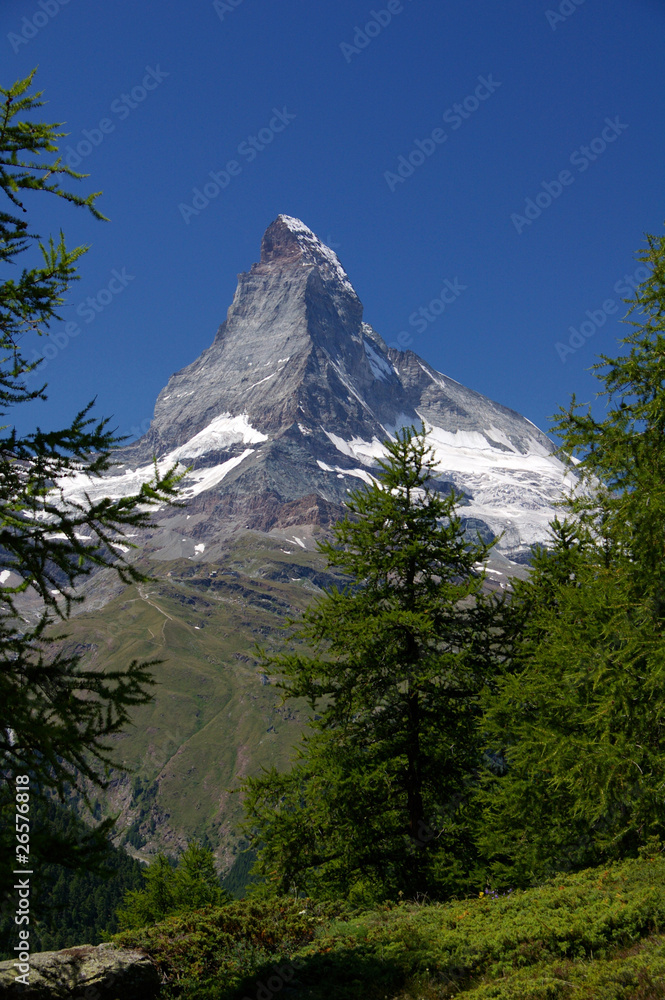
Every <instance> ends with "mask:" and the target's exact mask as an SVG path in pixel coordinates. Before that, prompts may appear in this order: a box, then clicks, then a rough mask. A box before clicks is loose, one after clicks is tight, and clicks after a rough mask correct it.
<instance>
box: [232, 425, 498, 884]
mask: <svg viewBox="0 0 665 1000" xmlns="http://www.w3.org/2000/svg"><path fill="white" fill-rule="evenodd" d="M385 447H386V450H387V457H386V459H385V461H382V462H380V463H379V464H380V467H381V471H380V472H379V474H378V480H376V481H374V482H373V483H372V485H371V486H368V487H365V488H362V489H360V490H356V491H354V492H352V493H351V494H350V499H349V501H348V504H347V506H348V510H349V515H348V516H347V517H346V518H345V519H344V520H343V521H341V522H340V523H339V524H337V525H336V527H335V529H334V536H335V540H334V542H326V543H322V544H321V545H320V550H321V551H322V552H323V553H324V554H325V555H326V556H327V557H328V562H329V565H330V566H333V567H336V568H337V569H338V570H341V571H342V573H343V574H344V575H346V576H347V578H348V579H349V584H348V586H346V587H344V588H343V589H338V588H333V589H331V590H330V591H327V592H326V593H325V595H324V596H323V597H322V598H321V599H320V600H319V601H318V602H317V603H315V604H314V606H313V607H312V608H310V609H309V610H308V611H306V612H305V613H304V615H303V617H302V619H301V620H299V621H298V622H297V623H293V624H294V634H293V639H292V641H295V643H297V644H299V645H303V644H304V645H306V646H307V647H309V648H310V649H312V650H313V654H312V655H309V654H308V653H305V652H300V651H295V652H289V653H286V654H284V655H281V656H277V657H274V658H271V659H269V660H267V661H266V668H267V669H270V670H272V671H275V672H278V673H279V674H281V676H282V681H281V687H282V689H283V691H284V696H285V697H291V698H306V699H307V701H308V702H309V705H310V707H311V709H312V712H316V713H319V714H320V715H319V717H318V718H317V717H316V716H315V718H314V721H312V723H311V725H310V730H309V732H308V733H307V734H306V735H305V736H304V738H303V741H302V743H301V745H300V747H299V750H298V754H297V757H296V759H295V761H294V766H293V768H292V770H291V771H289V772H288V773H285V774H280V773H278V772H277V771H276V770H275V769H273V770H272V771H270V772H266V773H265V774H264V776H262V777H259V778H253V779H249V780H248V781H247V782H246V784H245V791H246V792H247V798H246V811H247V815H248V819H249V823H248V833H249V834H250V836H251V842H252V845H254V846H256V847H258V848H259V854H258V861H257V865H256V868H255V871H256V872H257V873H258V874H260V875H262V876H264V878H267V879H268V881H269V883H270V884H271V885H272V887H273V889H274V890H275V891H277V892H280V891H281V892H285V891H300V892H306V893H309V894H313V895H333V896H335V895H350V897H351V898H354V899H357V900H365V901H368V902H369V901H371V900H373V899H382V898H386V897H392V898H396V897H397V895H398V894H400V893H404V894H406V895H408V896H416V895H418V894H424V893H427V894H429V895H430V896H440V895H442V894H445V893H448V892H450V891H452V890H453V889H456V888H458V887H459V886H460V885H465V884H467V880H468V878H469V876H468V871H469V869H470V867H471V866H472V864H473V856H472V850H471V847H470V844H469V841H468V836H467V832H466V830H465V828H464V824H463V821H462V819H461V808H460V807H461V805H462V804H463V802H464V801H465V798H466V797H467V795H468V793H469V790H470V787H471V786H472V784H473V782H474V780H475V776H476V774H477V770H478V768H479V765H480V753H479V745H478V738H477V734H476V729H475V727H476V721H477V717H478V712H479V696H480V692H481V689H482V688H483V686H484V685H485V684H487V683H489V682H491V680H492V678H493V674H494V672H495V671H496V670H497V669H498V665H497V658H498V653H497V649H496V648H495V647H496V642H497V639H496V637H493V636H492V634H491V631H490V621H491V612H492V605H493V603H494V602H491V601H489V599H487V598H485V597H483V595H482V594H481V586H482V581H483V571H482V564H483V563H484V561H485V559H486V557H487V554H488V551H489V549H490V548H491V546H489V545H486V544H484V543H483V542H482V541H481V540H480V539H478V541H477V542H475V543H472V544H469V543H468V541H467V539H466V538H465V536H464V531H463V528H462V524H461V521H460V518H459V516H458V514H457V504H458V502H459V500H460V497H459V496H458V495H457V494H455V493H454V492H452V493H450V494H448V495H442V494H441V493H440V492H439V491H437V490H436V489H435V488H434V485H433V483H432V480H433V470H434V460H433V456H432V451H431V449H430V448H429V447H428V445H427V443H426V439H425V433H424V430H423V431H422V432H421V433H416V432H414V431H413V430H412V429H409V430H404V431H402V432H400V433H399V434H398V435H397V438H396V440H395V441H389V442H386V444H385Z"/></svg>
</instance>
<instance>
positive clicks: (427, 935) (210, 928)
mask: <svg viewBox="0 0 665 1000" xmlns="http://www.w3.org/2000/svg"><path fill="white" fill-rule="evenodd" d="M664 929H665V858H662V857H656V858H650V859H640V860H635V861H627V862H623V863H621V864H616V865H614V866H610V867H609V868H607V869H590V870H588V871H586V872H580V873H578V874H575V875H568V876H565V877H561V878H559V879H557V880H554V881H552V882H549V883H547V884H546V885H544V886H541V887H539V888H535V889H529V890H526V891H525V892H515V893H513V894H511V895H509V896H507V897H502V898H498V899H492V898H489V897H479V898H474V899H467V900H463V901H458V902H452V903H447V904H443V905H418V906H415V905H410V904H400V905H398V906H387V907H384V908H382V909H380V910H376V911H372V912H368V913H364V914H359V915H355V916H354V915H352V914H344V913H343V908H342V907H338V908H337V909H335V907H334V906H328V907H327V908H326V907H321V906H316V905H314V904H313V903H312V902H311V901H305V900H294V899H285V900H281V901H277V902H274V903H259V902H258V901H257V902H244V903H233V904H231V905H230V906H227V907H225V908H222V909H218V910H214V909H208V910H206V911H199V912H198V913H194V914H189V915H185V916H182V917H178V918H171V919H170V920H168V921H165V922H164V923H162V924H159V925H158V926H156V927H153V928H148V929H145V930H143V931H134V932H129V933H125V934H123V935H119V936H118V938H117V940H118V941H119V942H120V943H123V944H132V945H138V946H141V947H145V948H146V949H147V950H148V952H149V953H150V954H151V955H152V957H153V959H154V960H155V961H156V962H157V963H158V964H159V966H160V968H161V970H162V973H163V975H164V978H165V982H166V985H165V987H164V990H163V995H164V996H165V997H169V998H170V997H182V998H183V1000H213V998H215V1000H236V998H241V997H251V998H254V997H263V998H264V1000H266V997H268V996H273V995H278V994H279V993H280V991H281V990H283V991H284V993H283V995H284V996H287V995H288V996H297V997H302V998H303V1000H305V998H307V1000H356V998H357V1000H379V998H380V1000H384V998H389V1000H407V998H410V1000H420V998H422V1000H440V998H444V997H453V996H454V997H459V996H461V997H468V998H469V1000H489V998H493V1000H545V998H547V1000H550V998H551V1000H555V998H562V1000H564V998H565V1000H663V998H665V936H664V935H663V933H662V932H663V930H664ZM280 970H281V971H280ZM287 983H288V986H287Z"/></svg>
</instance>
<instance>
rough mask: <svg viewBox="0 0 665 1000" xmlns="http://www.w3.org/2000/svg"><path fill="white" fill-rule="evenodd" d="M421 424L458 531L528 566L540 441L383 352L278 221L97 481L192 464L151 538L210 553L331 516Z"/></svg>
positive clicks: (310, 237)
mask: <svg viewBox="0 0 665 1000" xmlns="http://www.w3.org/2000/svg"><path fill="white" fill-rule="evenodd" d="M421 421H423V422H424V423H425V425H426V426H427V428H428V429H429V431H430V434H431V442H432V443H433V445H434V447H435V451H436V457H437V462H438V467H439V476H440V482H441V488H442V489H449V488H450V486H451V485H454V486H455V487H456V488H457V489H458V490H460V491H462V492H463V493H464V494H465V497H466V501H465V504H466V510H465V511H464V514H465V519H466V522H467V524H468V527H469V530H470V531H472V532H473V533H474V535H475V531H476V530H480V532H481V534H483V536H484V537H486V538H489V537H493V536H495V535H502V538H501V541H500V542H499V544H498V546H497V549H498V551H499V552H500V553H502V554H503V556H505V557H507V558H508V559H510V560H511V561H514V562H518V563H519V562H524V561H525V560H527V559H528V554H529V548H530V546H531V545H532V544H534V543H536V542H543V541H545V539H546V537H547V525H548V522H549V521H550V519H551V517H552V516H553V513H554V508H553V503H554V502H555V500H556V499H557V498H558V497H559V495H560V493H561V490H562V487H563V486H564V468H563V466H562V464H561V462H559V460H558V459H556V458H555V457H554V455H553V450H554V447H553V445H552V443H551V441H550V440H549V439H548V438H547V437H546V436H545V435H544V434H543V433H542V432H541V431H539V430H538V428H537V427H535V426H534V424H532V423H531V422H530V421H529V420H527V419H526V418H525V417H522V416H520V414H518V413H516V412H515V411H514V410H510V409H508V408H507V407H505V406H501V405H500V404H499V403H495V402H493V401H492V400H490V399H488V398H487V397H485V396H483V395H481V394H480V393H478V392H474V391H473V390H472V389H467V388H466V387H465V386H463V385H460V383H459V382H456V381H455V380H454V379H452V378H450V377H449V376H447V375H443V374H441V373H440V372H437V371H435V370H434V369H433V368H432V367H431V366H430V365H428V364H427V362H426V361H424V360H423V359H422V358H419V357H418V355H417V354H414V353H413V352H412V351H405V352H402V351H398V350H394V349H389V348H388V347H387V346H386V344H385V343H384V341H383V340H382V339H381V337H380V336H379V334H378V333H377V332H376V331H375V330H373V329H372V327H371V326H370V325H369V324H368V323H365V322H364V321H363V307H362V304H361V302H360V300H359V298H358V296H357V295H356V292H355V291H354V289H353V286H352V285H351V283H350V281H349V279H348V277H347V274H346V272H345V271H344V269H343V268H342V266H341V264H340V262H339V260H338V258H337V256H336V254H335V253H334V252H333V251H332V250H331V249H330V248H329V247H327V246H325V245H324V244H323V243H322V242H321V241H320V240H319V239H318V238H317V237H316V236H315V235H314V233H313V232H312V231H311V230H310V229H308V228H307V226H305V225H304V224H303V223H302V222H300V221H299V220H298V219H294V218H292V217H290V216H287V215H280V216H278V218H277V219H276V220H275V221H274V222H273V223H272V224H271V225H270V226H269V227H268V229H267V230H266V232H265V234H264V237H263V241H262V244H261V259H260V262H259V263H258V264H254V265H252V267H251V269H250V270H249V271H248V272H247V273H246V274H241V275H240V276H239V280H238V287H237V289H236V293H235V296H234V298H233V302H232V303H231V306H230V307H229V310H228V313H227V317H226V320H225V321H224V323H222V325H221V326H220V328H219V329H218V331H217V334H216V336H215V339H214V341H213V343H212V344H211V346H210V347H209V348H208V349H207V350H205V351H204V352H203V353H202V354H201V356H200V357H199V358H197V359H196V360H195V361H193V362H192V363H191V364H190V365H188V366H187V367H186V368H183V369H182V370H181V371H179V372H177V373H176V374H174V375H172V376H171V378H170V379H169V382H168V384H167V385H166V387H165V388H164V389H163V390H162V392H160V394H159V396H158V398H157V403H156V405H155V412H154V418H153V420H152V423H151V426H150V429H149V430H148V432H147V434H146V435H145V436H144V437H143V438H141V439H140V440H139V441H138V442H136V443H135V444H134V445H133V446H131V447H129V448H126V449H124V450H123V451H122V452H121V453H119V460H120V461H122V463H123V467H122V468H121V469H120V470H119V471H120V473H121V474H120V475H119V476H117V477H115V479H114V480H112V481H108V480H107V481H105V483H104V485H103V486H100V487H99V488H98V489H99V491H100V492H103V491H108V490H109V489H111V490H113V491H114V492H115V491H116V490H117V491H119V492H122V491H127V490H128V489H134V488H136V487H137V485H138V483H139V482H140V480H141V479H142V478H145V477H146V475H148V474H149V465H150V463H151V461H152V458H153V456H155V455H156V456H158V457H159V460H160V464H162V465H164V466H166V465H168V464H170V463H173V462H175V461H179V462H181V463H182V464H183V465H186V466H191V467H192V471H191V472H190V474H189V475H188V477H187V479H186V480H185V482H184V495H185V497H186V498H187V500H188V506H187V513H188V522H189V523H188V524H187V525H185V523H184V522H183V519H182V518H180V519H178V518H175V519H174V518H173V517H172V516H167V518H166V524H165V527H164V530H162V531H161V532H157V533H156V534H155V535H153V536H152V539H151V548H152V551H153V554H154V555H155V557H156V558H173V557H176V556H185V557H194V558H200V559H202V560H204V561H208V560H213V561H214V559H216V558H218V557H219V555H220V553H221V552H222V551H223V546H224V544H225V540H226V539H227V538H228V536H229V535H230V534H232V533H233V532H235V531H237V530H238V529H243V530H244V529H253V530H258V531H261V532H273V533H274V532H276V533H278V534H280V533H281V534H284V531H285V529H291V528H293V527H295V526H311V525H328V524H330V523H331V522H332V521H334V520H336V519H337V518H338V517H339V516H340V515H341V514H342V512H343V506H342V505H343V503H344V499H345V496H346V493H347V490H348V489H349V488H350V487H352V486H357V485H358V480H361V481H365V482H367V481H370V477H371V474H372V467H373V466H375V461H376V458H377V457H379V456H380V455H381V454H382V446H381V442H382V441H383V440H385V439H386V437H388V436H389V435H392V434H394V433H395V431H396V429H398V428H400V427H403V426H405V425H410V424H417V425H419V424H420V423H421ZM71 488H72V489H76V488H77V484H73V486H72V487H71ZM78 488H80V484H78ZM183 536H184V537H183ZM301 544H305V545H307V544H308V543H307V542H306V541H305V539H304V538H302V539H301ZM220 546H221V547H220Z"/></svg>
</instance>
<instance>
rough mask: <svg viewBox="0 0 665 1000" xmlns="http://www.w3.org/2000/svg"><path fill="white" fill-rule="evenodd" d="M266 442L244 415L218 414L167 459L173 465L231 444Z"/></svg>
mask: <svg viewBox="0 0 665 1000" xmlns="http://www.w3.org/2000/svg"><path fill="white" fill-rule="evenodd" d="M271 377H272V376H268V378H271ZM267 440H268V435H267V434H262V433H261V431H257V430H256V428H254V427H252V425H251V424H250V422H249V420H248V418H247V415H246V414H244V413H241V414H239V415H238V416H236V417H232V416H231V414H230V413H220V415H219V416H218V417H215V419H214V420H213V421H212V422H211V423H209V424H208V426H207V427H204V428H203V430H202V431H199V433H198V434H195V435H194V437H193V438H190V440H189V441H187V442H186V443H185V444H183V445H181V446H180V447H179V448H176V449H175V450H174V451H172V452H170V453H169V456H168V458H170V460H171V464H173V462H177V461H180V460H181V459H185V458H199V457H200V456H201V455H205V454H206V452H209V451H221V450H223V449H224V448H228V447H229V446H230V445H232V444H260V443H261V442H262V441H267Z"/></svg>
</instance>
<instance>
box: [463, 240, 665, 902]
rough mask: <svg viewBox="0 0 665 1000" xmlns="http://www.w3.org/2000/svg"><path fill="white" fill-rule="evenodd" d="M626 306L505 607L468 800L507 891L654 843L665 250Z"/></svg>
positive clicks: (660, 753) (655, 249)
mask: <svg viewBox="0 0 665 1000" xmlns="http://www.w3.org/2000/svg"><path fill="white" fill-rule="evenodd" d="M647 241H648V249H647V251H645V252H644V253H643V254H641V255H640V257H639V259H640V260H643V261H645V262H646V263H649V264H650V275H649V277H648V278H647V280H646V281H645V282H644V284H643V285H642V286H641V287H640V288H639V289H638V292H637V294H636V296H635V299H634V300H632V308H631V312H635V311H637V310H639V311H641V313H642V321H643V322H642V324H641V325H640V323H638V322H636V321H632V322H633V325H634V326H635V327H637V329H636V331H635V332H633V333H632V334H631V335H630V336H629V337H627V338H626V339H625V340H624V341H623V343H625V344H627V345H629V346H630V352H629V354H628V355H625V356H622V357H618V358H616V359H611V358H608V357H604V358H603V363H602V364H600V365H597V366H595V367H596V368H597V369H598V370H604V374H603V375H601V376H599V377H600V378H601V381H602V382H603V383H604V385H605V390H604V392H603V393H602V394H601V395H603V396H605V397H606V399H607V408H606V416H605V417H604V419H602V420H598V419H596V418H595V417H593V416H592V414H591V412H590V411H589V412H587V413H585V414H580V413H579V412H578V407H577V406H576V404H575V402H574V400H573V403H572V405H571V407H570V409H569V410H568V411H561V414H560V417H559V421H558V423H557V425H556V430H557V431H558V432H559V434H560V435H561V436H562V439H563V441H564V449H566V450H569V451H570V452H574V451H577V453H578V455H579V457H580V458H581V462H580V464H579V465H577V466H576V467H575V471H576V473H577V475H578V477H579V485H578V487H577V488H576V489H575V490H574V491H573V494H572V496H571V498H570V499H569V501H568V502H567V504H566V506H567V507H568V508H569V510H570V512H571V513H572V515H573V521H564V522H563V523H560V522H558V521H556V522H554V524H553V536H552V546H551V548H549V549H548V550H545V551H542V552H540V553H538V554H537V555H536V557H535V560H534V569H533V573H532V575H531V579H530V580H529V582H528V583H525V584H517V585H516V587H515V594H514V599H513V601H512V602H511V606H510V614H509V615H508V616H507V617H508V618H510V619H512V624H511V625H510V629H511V633H512V639H513V647H512V661H511V670H510V671H506V672H505V674H504V676H503V677H502V678H501V679H500V680H499V682H498V694H497V695H495V696H493V697H491V698H487V699H486V711H485V717H484V720H483V729H484V731H485V734H486V738H487V745H488V748H489V749H490V750H492V751H493V752H494V754H498V755H499V756H500V757H501V758H502V760H503V762H504V765H505V766H504V772H505V773H502V774H493V775H492V774H489V773H488V774H487V775H486V776H485V781H484V785H483V790H482V792H481V794H480V796H479V800H478V802H479V807H482V810H483V812H482V825H481V828H480V831H479V839H480V843H481V847H482V849H483V851H484V853H485V855H486V857H487V858H488V859H489V864H490V871H491V872H492V873H493V877H494V878H495V879H499V880H502V881H503V883H504V884H507V883H512V884H516V883H517V884H525V883H529V882H534V881H538V880H539V879H542V878H543V877H544V876H546V875H547V874H549V873H551V872H552V871H556V870H566V869H570V868H575V867H579V866H580V865H584V864H590V863H599V862H600V861H602V860H604V859H609V858H620V857H626V856H630V855H635V853H636V852H637V850H638V849H639V847H640V846H641V845H644V844H645V843H646V842H647V841H648V840H649V838H651V837H654V836H660V837H661V838H662V837H663V836H665V817H664V815H663V810H662V789H663V786H664V783H665V702H664V701H663V690H664V689H665V636H664V633H663V628H664V625H665V615H664V613H663V612H664V611H665V605H664V604H663V597H664V594H663V581H664V578H663V568H664V566H665V561H664V560H663V546H664V542H665V528H664V524H665V520H664V516H663V515H664V514H665V507H664V506H663V502H664V497H665V493H664V489H665V487H664V486H663V482H664V481H665V480H664V474H665V437H664V435H663V431H664V429H665V406H664V404H665V383H664V382H663V379H664V378H665V337H664V336H663V319H664V316H665V283H664V281H663V278H664V277H665V237H661V238H660V239H655V238H654V237H651V236H649V237H648V238H647Z"/></svg>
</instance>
